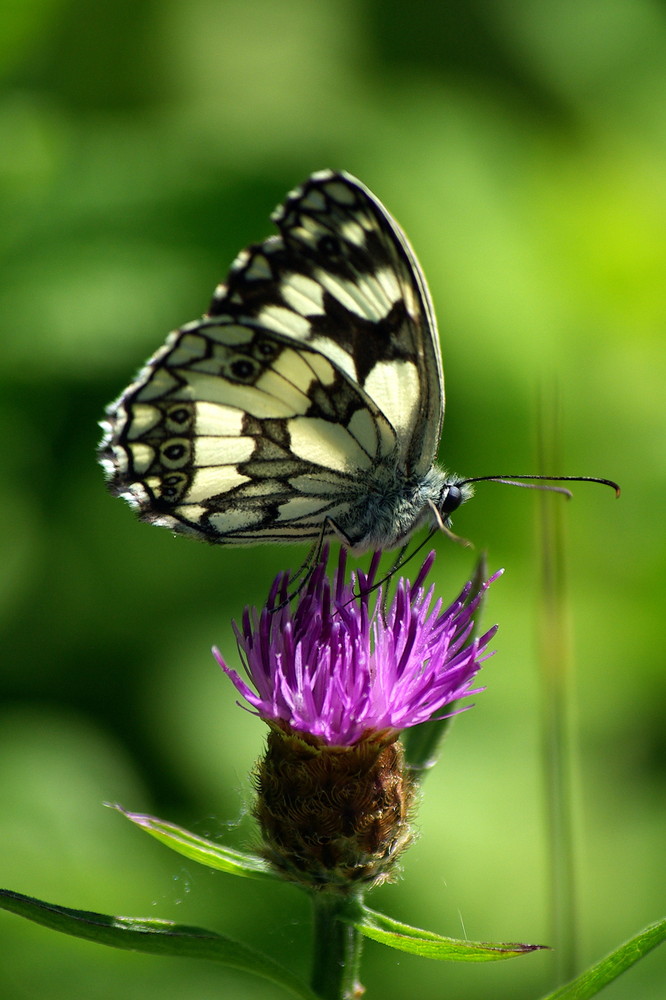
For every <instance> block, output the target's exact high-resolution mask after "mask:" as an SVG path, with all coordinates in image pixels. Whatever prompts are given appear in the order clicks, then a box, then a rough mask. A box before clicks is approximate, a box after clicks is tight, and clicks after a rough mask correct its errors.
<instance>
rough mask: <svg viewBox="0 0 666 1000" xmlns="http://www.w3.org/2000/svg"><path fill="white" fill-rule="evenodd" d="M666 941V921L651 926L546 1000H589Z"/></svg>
mask: <svg viewBox="0 0 666 1000" xmlns="http://www.w3.org/2000/svg"><path fill="white" fill-rule="evenodd" d="M665 938H666V918H664V919H663V920H658V921H657V922H656V923H654V924H650V925H649V926H648V927H646V928H645V930H642V931H640V933H639V934H637V935H636V936H635V937H633V938H630V939H629V940H628V941H625V943H624V944H621V945H620V947H619V948H617V949H616V950H615V951H612V952H611V953H610V955H607V956H606V958H602V960H601V961H600V962H598V963H597V964H596V965H593V966H592V967H591V968H590V969H587V971H586V972H583V974H582V975H580V976H578V977H577V978H576V979H573V980H572V981H571V982H570V983H567V985H566V986H562V987H561V989H559V990H555V992H554V993H549V994H548V996H546V997H543V998H542V1000H587V998H588V997H593V996H596V994H597V993H599V991H600V990H602V989H603V988H604V986H607V985H608V984H609V983H612V982H613V980H614V979H617V977H618V976H620V975H621V974H622V973H623V972H626V970H627V969H629V968H631V966H632V965H633V964H634V963H635V962H638V961H640V959H641V958H643V957H644V956H645V955H647V953H648V952H649V951H652V949H653V948H656V947H657V945H658V944H661V942H662V941H663V940H664V939H665Z"/></svg>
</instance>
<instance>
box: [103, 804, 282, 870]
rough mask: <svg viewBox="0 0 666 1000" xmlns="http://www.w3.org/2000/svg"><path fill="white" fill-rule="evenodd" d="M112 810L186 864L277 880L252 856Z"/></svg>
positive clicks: (161, 823) (179, 829)
mask: <svg viewBox="0 0 666 1000" xmlns="http://www.w3.org/2000/svg"><path fill="white" fill-rule="evenodd" d="M113 808H114V809H117V810H118V812H120V813H122V815H123V816H126V817H127V819H129V820H131V821H132V823H135V824H136V825H137V826H139V827H141V829H142V830H145V831H146V833H149V834H150V835H151V837H155V839H156V840H159V841H160V843H162V844H165V845H166V846H167V847H170V848H171V850H172V851H177V852H178V854H183V855H184V856H185V857H186V858H189V859H190V861H197V862H198V863H199V864H200V865H206V867H207V868H215V869H216V871H221V872H226V873H227V874H228V875H242V876H244V877H245V878H255V879H266V878H268V879H278V878H279V876H278V875H276V874H275V872H273V871H272V869H271V868H270V867H269V865H268V864H266V862H265V861H264V860H263V859H262V858H260V857H258V856H257V855H256V854H246V853H245V852H243V851H234V850H232V849H231V848H229V847H223V846H222V844H216V843H215V842H214V841H212V840H207V839H206V837H199V836H198V835H197V834H196V833H191V832H190V831H189V830H185V829H184V828H183V827H182V826H176V824H175V823H167V822H166V820H162V819H158V818H157V816H147V815H146V814H145V813H133V812H127V810H125V809H122V808H121V807H120V806H117V805H116V806H114V807H113Z"/></svg>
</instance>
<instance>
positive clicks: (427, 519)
mask: <svg viewBox="0 0 666 1000" xmlns="http://www.w3.org/2000/svg"><path fill="white" fill-rule="evenodd" d="M471 494H472V490H471V487H469V486H467V485H463V486H459V485H458V481H457V480H456V479H455V478H454V477H451V476H450V475H449V474H448V473H446V472H445V471H444V470H443V469H440V468H438V467H437V466H433V467H432V468H431V469H430V471H429V472H428V473H427V474H426V475H425V476H421V477H416V476H413V477H410V478H405V476H404V474H400V473H399V472H398V470H396V469H395V466H391V464H390V463H387V464H386V465H385V466H384V467H383V468H380V469H378V470H376V473H375V475H374V476H373V478H372V482H371V483H368V482H364V483H363V485H362V488H360V489H359V498H358V500H357V501H356V502H353V503H352V504H351V505H350V509H349V512H348V513H346V514H345V515H344V516H343V517H340V518H339V519H338V520H336V521H335V522H334V524H335V528H336V529H337V533H338V534H339V535H340V536H341V537H342V538H343V539H344V540H345V542H346V543H347V544H348V545H349V546H350V548H352V549H353V551H354V552H355V553H362V552H367V551H370V550H373V549H394V548H397V547H398V546H400V545H402V544H403V543H404V542H406V541H407V539H408V538H409V537H410V536H411V535H412V534H413V533H414V531H416V530H417V529H418V528H420V527H423V526H425V525H430V526H436V525H437V524H438V523H439V520H440V519H441V521H443V522H444V523H445V524H447V525H448V521H449V515H450V514H451V513H452V512H453V511H454V510H455V509H456V508H457V507H459V506H460V505H461V504H462V503H464V502H465V500H467V499H469V497H470V496H471ZM435 511H437V514H436V513H435Z"/></svg>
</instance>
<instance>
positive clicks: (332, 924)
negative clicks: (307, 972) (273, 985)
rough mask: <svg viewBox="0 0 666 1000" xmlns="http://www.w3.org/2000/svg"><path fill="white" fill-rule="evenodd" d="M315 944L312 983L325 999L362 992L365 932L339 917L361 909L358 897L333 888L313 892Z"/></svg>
mask: <svg viewBox="0 0 666 1000" xmlns="http://www.w3.org/2000/svg"><path fill="white" fill-rule="evenodd" d="M312 905H313V909H314V947H313V956H312V977H311V980H310V986H311V987H312V989H313V990H314V992H315V993H316V994H317V996H319V997H321V998H322V1000H352V998H353V997H358V996H360V994H361V992H362V989H361V986H360V983H359V981H358V974H359V966H360V961H361V950H362V948H363V936H362V935H361V934H360V933H359V931H358V930H357V929H356V927H354V926H352V924H350V923H343V921H342V920H341V919H339V918H340V917H341V916H342V915H343V914H347V913H348V911H350V910H353V912H354V913H356V912H357V910H358V900H357V898H356V897H351V898H350V897H347V896H342V895H340V894H339V893H333V892H325V891H324V892H318V893H314V894H313V896H312Z"/></svg>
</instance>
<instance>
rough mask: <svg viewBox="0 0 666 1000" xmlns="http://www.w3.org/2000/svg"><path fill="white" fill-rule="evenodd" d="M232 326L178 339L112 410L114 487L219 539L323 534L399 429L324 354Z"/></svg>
mask: <svg viewBox="0 0 666 1000" xmlns="http://www.w3.org/2000/svg"><path fill="white" fill-rule="evenodd" d="M225 320H226V321H224V320H221V319H216V320H207V321H203V322H201V323H191V324H188V326H186V327H183V328H182V329H181V330H179V331H177V332H176V333H175V334H172V335H171V337H170V340H169V342H168V343H167V345H166V346H165V347H164V348H162V349H161V351H159V352H158V353H157V354H156V355H155V356H154V357H153V358H152V359H151V360H150V361H149V363H148V365H147V366H146V368H145V369H144V371H143V372H142V373H140V375H139V378H138V379H137V381H136V383H134V385H133V386H130V388H129V389H128V390H126V392H125V393H124V394H123V396H122V397H121V399H120V400H119V401H118V403H117V404H116V406H115V407H114V408H112V412H111V413H110V415H109V421H108V422H109V424H110V433H109V437H110V439H111V442H112V443H110V444H108V445H107V447H106V450H105V454H106V460H107V463H110V464H111V465H112V466H113V477H112V480H111V488H112V490H113V491H114V492H116V493H119V494H121V495H123V496H124V497H125V498H126V499H128V500H129V501H130V503H131V504H132V505H133V506H135V507H137V508H138V510H139V513H140V514H141V516H142V517H143V518H145V519H146V520H149V521H152V522H153V523H155V524H161V525H164V526H166V527H171V528H172V529H174V530H178V531H183V532H186V533H194V534H196V535H199V536H201V537H205V538H207V539H208V540H210V541H214V542H221V543H227V544H253V543H255V542H258V541H261V540H262V539H263V540H275V541H278V540H281V541H299V540H304V539H311V538H316V537H318V535H319V533H320V531H321V525H322V521H323V519H324V518H326V517H328V518H331V519H333V520H335V519H336V518H337V517H338V516H339V515H340V514H341V513H343V512H344V509H346V508H347V507H348V506H349V504H350V501H352V500H353V497H354V494H355V493H356V492H357V491H358V490H359V478H358V477H359V474H361V473H365V474H367V475H369V474H370V472H371V470H372V467H373V465H374V464H376V463H377V462H378V461H381V460H382V459H384V458H385V457H386V456H388V455H390V454H391V453H393V452H394V451H395V435H394V433H393V430H392V428H391V427H390V425H389V424H388V423H387V421H386V419H385V418H384V417H383V415H382V414H381V413H380V412H379V411H378V410H377V409H376V408H375V407H374V406H373V404H372V402H371V401H370V400H367V399H364V398H363V397H362V394H361V393H359V391H358V389H357V388H356V387H354V385H353V384H352V383H351V382H350V381H349V380H348V379H347V378H346V376H344V374H342V373H341V372H340V371H339V370H337V369H336V368H335V366H334V365H333V364H332V363H331V362H330V361H328V359H326V358H324V357H323V356H322V355H320V354H318V353H317V352H315V351H313V350H311V349H308V348H305V347H302V346H300V345H298V344H292V343H290V342H289V341H288V340H284V339H279V338H278V337H277V336H276V335H275V334H273V333H269V332H267V331H266V330H264V329H262V328H258V327H257V328H253V327H251V326H249V325H244V326H243V325H240V324H239V323H238V322H232V321H231V320H230V319H229V318H228V317H227V318H225Z"/></svg>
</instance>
